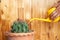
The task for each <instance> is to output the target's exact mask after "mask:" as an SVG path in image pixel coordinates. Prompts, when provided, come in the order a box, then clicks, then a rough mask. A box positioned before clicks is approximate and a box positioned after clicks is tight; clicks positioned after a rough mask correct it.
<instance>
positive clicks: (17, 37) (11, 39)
mask: <svg viewBox="0 0 60 40" xmlns="http://www.w3.org/2000/svg"><path fill="white" fill-rule="evenodd" d="M6 36H7V37H8V38H7V39H8V40H34V32H33V31H32V32H29V33H11V32H6Z"/></svg>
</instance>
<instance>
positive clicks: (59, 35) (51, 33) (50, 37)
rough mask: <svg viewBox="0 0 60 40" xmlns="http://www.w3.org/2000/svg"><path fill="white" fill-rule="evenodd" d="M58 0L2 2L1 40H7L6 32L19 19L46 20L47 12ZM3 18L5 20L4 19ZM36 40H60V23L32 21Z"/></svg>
mask: <svg viewBox="0 0 60 40" xmlns="http://www.w3.org/2000/svg"><path fill="white" fill-rule="evenodd" d="M57 1H58V0H1V2H0V24H1V25H0V40H6V37H5V34H4V32H6V31H8V30H10V26H11V24H12V23H13V22H14V21H15V20H17V19H18V18H19V19H23V20H30V19H31V18H46V17H47V10H48V9H49V8H50V7H52V5H53V4H54V3H56V2H57ZM2 18H3V19H2ZM31 29H33V30H34V31H35V40H60V31H59V30H60V22H57V23H52V22H51V23H47V22H43V21H37V20H35V21H32V22H31Z"/></svg>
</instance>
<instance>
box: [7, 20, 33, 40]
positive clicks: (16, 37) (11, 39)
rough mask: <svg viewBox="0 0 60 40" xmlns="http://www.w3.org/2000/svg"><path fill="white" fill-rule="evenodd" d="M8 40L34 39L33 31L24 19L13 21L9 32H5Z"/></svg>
mask: <svg viewBox="0 0 60 40" xmlns="http://www.w3.org/2000/svg"><path fill="white" fill-rule="evenodd" d="M6 36H7V37H8V38H7V39H8V40H34V31H32V30H30V29H29V27H28V24H27V23H26V22H25V21H19V20H18V21H15V22H14V23H13V24H12V26H11V30H10V31H9V32H6Z"/></svg>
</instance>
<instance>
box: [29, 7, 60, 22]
mask: <svg viewBox="0 0 60 40" xmlns="http://www.w3.org/2000/svg"><path fill="white" fill-rule="evenodd" d="M54 10H56V8H55V7H53V8H51V9H50V10H48V16H49V15H50V14H51V13H52V12H53V11H54ZM33 20H40V21H45V22H52V20H50V18H49V17H48V18H46V19H43V18H32V19H30V22H31V21H33ZM59 20H60V17H57V18H56V19H55V20H54V21H53V22H58V21H59Z"/></svg>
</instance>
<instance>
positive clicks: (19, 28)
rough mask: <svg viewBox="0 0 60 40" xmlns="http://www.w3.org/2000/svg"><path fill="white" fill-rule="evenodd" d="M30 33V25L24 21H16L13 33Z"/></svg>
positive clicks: (12, 29) (12, 27)
mask: <svg viewBox="0 0 60 40" xmlns="http://www.w3.org/2000/svg"><path fill="white" fill-rule="evenodd" d="M29 31H30V30H29V27H28V24H27V23H26V22H24V21H15V22H14V23H13V25H12V26H11V32H12V33H27V32H29Z"/></svg>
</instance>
